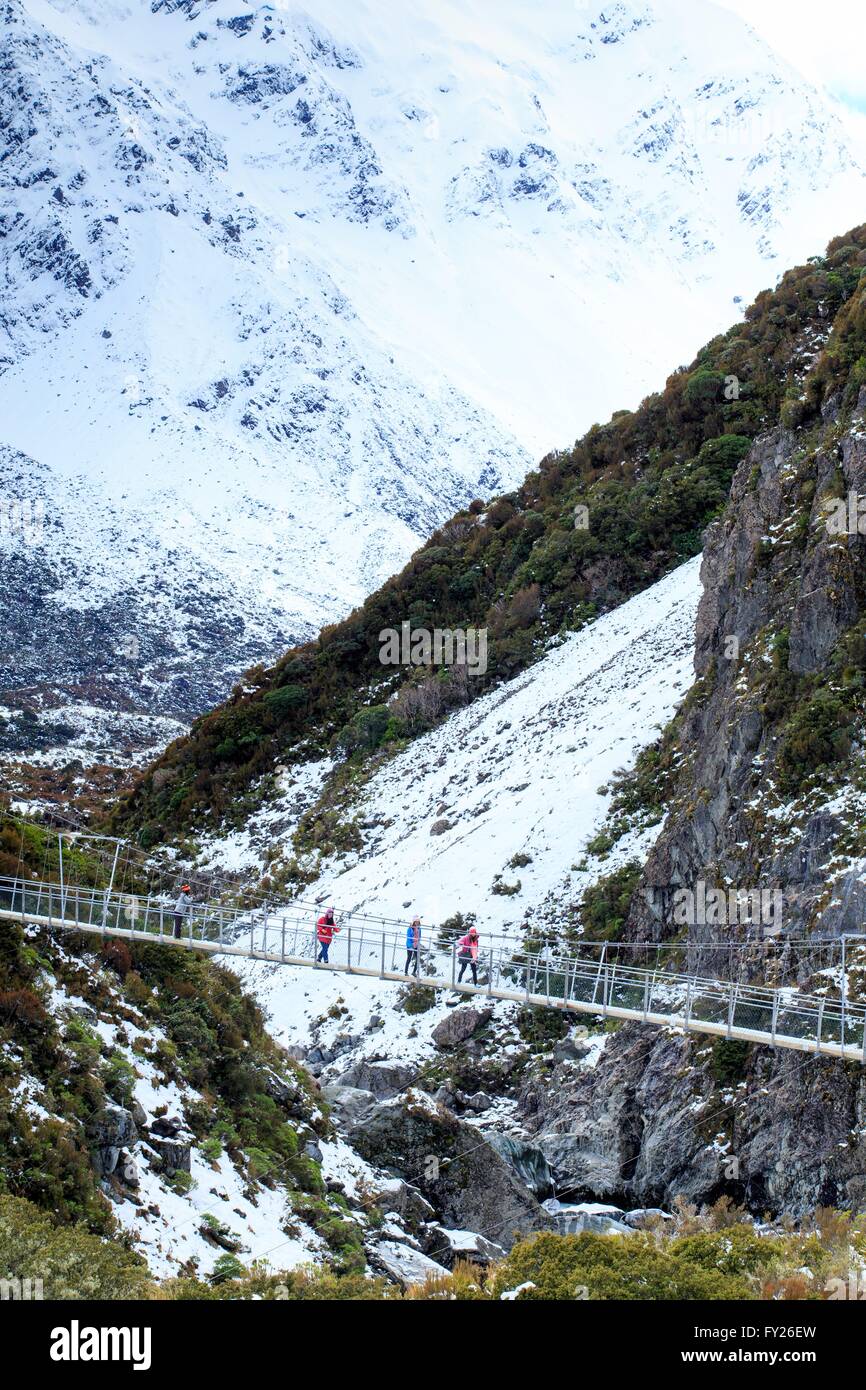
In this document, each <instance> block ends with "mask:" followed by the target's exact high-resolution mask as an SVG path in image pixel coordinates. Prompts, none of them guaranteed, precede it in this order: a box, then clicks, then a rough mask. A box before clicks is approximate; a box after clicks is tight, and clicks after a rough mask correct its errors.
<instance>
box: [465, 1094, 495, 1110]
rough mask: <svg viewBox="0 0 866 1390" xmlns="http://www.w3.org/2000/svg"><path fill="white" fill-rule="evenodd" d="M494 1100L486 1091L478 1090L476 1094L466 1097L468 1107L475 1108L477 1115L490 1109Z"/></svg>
mask: <svg viewBox="0 0 866 1390" xmlns="http://www.w3.org/2000/svg"><path fill="white" fill-rule="evenodd" d="M492 1104H493V1101H492V1100H491V1099H490V1096H488V1095H487V1094H486V1092H485V1091H476V1092H475V1094H474V1095H471V1096H467V1097H466V1109H467V1110H474V1112H475V1114H476V1115H483V1114H484V1112H485V1110H489V1109H490V1107H491V1105H492Z"/></svg>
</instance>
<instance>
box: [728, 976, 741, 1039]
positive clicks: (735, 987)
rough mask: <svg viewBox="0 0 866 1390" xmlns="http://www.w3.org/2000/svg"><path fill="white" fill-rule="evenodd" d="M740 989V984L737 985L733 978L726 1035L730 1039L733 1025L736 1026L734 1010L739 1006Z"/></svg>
mask: <svg viewBox="0 0 866 1390" xmlns="http://www.w3.org/2000/svg"><path fill="white" fill-rule="evenodd" d="M738 990H739V985H735V984H734V982H733V980H732V981H731V989H730V998H729V1000H728V1031H727V1033H726V1034H725V1037H726V1038H728V1039H730V1036H731V1030H732V1028H733V1026H734V1012H735V1010H736V1007H737V991H738Z"/></svg>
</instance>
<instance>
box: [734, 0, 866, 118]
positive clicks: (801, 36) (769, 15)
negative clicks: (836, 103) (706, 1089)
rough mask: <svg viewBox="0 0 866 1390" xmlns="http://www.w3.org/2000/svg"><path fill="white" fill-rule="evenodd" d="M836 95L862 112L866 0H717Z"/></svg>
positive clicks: (865, 75)
mask: <svg viewBox="0 0 866 1390" xmlns="http://www.w3.org/2000/svg"><path fill="white" fill-rule="evenodd" d="M716 4H719V5H722V6H723V7H724V8H725V9H729V10H736V12H737V13H738V14H740V15H742V16H743V18H744V19H745V20H746V21H747V22H748V23H749V24H751V26H752V28H753V29H756V30H757V31H758V33H759V34H761V35H762V37H763V38H765V39H766V40H767V41H768V42H769V43H770V44H771V45H772V47H773V48H774V49H775V50H776V52H777V53H780V54H781V55H782V57H783V58H787V59H788V61H789V62H790V63H792V64H793V65H794V67H796V68H799V70H800V71H801V72H802V73H804V74H805V75H806V76H807V77H808V78H810V79H811V80H812V81H813V82H815V83H819V84H823V86H825V87H826V88H828V90H829V91H830V92H832V93H833V95H834V96H836V97H838V98H839V99H840V100H842V101H844V102H845V103H846V104H847V105H849V106H853V107H854V108H855V109H858V110H860V111H862V112H866V0H716Z"/></svg>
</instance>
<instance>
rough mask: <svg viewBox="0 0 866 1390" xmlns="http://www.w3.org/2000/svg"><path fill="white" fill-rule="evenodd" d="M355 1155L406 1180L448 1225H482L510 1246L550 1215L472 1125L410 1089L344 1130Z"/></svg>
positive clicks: (546, 1221)
mask: <svg viewBox="0 0 866 1390" xmlns="http://www.w3.org/2000/svg"><path fill="white" fill-rule="evenodd" d="M348 1139H349V1142H350V1144H351V1145H352V1147H353V1148H354V1149H356V1150H357V1152H358V1153H359V1154H360V1155H361V1157H362V1158H366V1159H367V1160H368V1161H370V1162H371V1163H375V1164H377V1165H378V1166H379V1167H386V1168H388V1169H390V1171H391V1172H392V1173H394V1174H395V1175H396V1176H397V1177H403V1178H407V1179H411V1181H412V1182H413V1183H415V1184H416V1185H417V1186H418V1188H419V1189H420V1191H421V1192H422V1194H423V1195H424V1197H425V1198H426V1199H427V1200H428V1201H429V1202H430V1203H431V1205H432V1206H433V1208H434V1210H435V1212H436V1214H437V1215H438V1217H439V1220H440V1221H441V1222H442V1224H443V1225H444V1226H446V1227H448V1228H449V1229H459V1230H479V1231H481V1230H483V1231H485V1232H486V1234H487V1235H488V1236H489V1237H490V1238H491V1239H493V1240H496V1241H498V1242H499V1243H500V1244H502V1245H503V1246H504V1247H505V1248H506V1249H509V1248H510V1247H511V1245H512V1244H513V1243H514V1240H515V1239H517V1238H519V1237H520V1236H525V1235H529V1234H530V1233H532V1232H534V1231H541V1230H545V1229H549V1228H550V1224H551V1223H550V1220H549V1218H548V1217H547V1216H546V1214H545V1213H544V1212H543V1211H542V1210H541V1207H540V1206H539V1205H538V1202H537V1201H536V1199H535V1197H533V1195H532V1194H531V1193H530V1192H528V1191H527V1189H526V1188H525V1186H524V1185H523V1183H522V1182H520V1180H519V1179H518V1177H517V1176H516V1174H515V1173H514V1172H513V1171H512V1169H511V1168H510V1166H509V1165H508V1164H507V1163H506V1162H505V1160H504V1159H503V1158H502V1157H501V1155H500V1154H499V1153H498V1152H497V1150H496V1149H495V1148H494V1147H493V1146H492V1145H491V1144H490V1143H489V1142H488V1141H487V1139H486V1138H481V1139H479V1133H478V1130H477V1129H473V1128H472V1126H471V1125H468V1124H466V1123H465V1122H464V1121H462V1120H458V1119H457V1117H456V1116H455V1115H453V1114H451V1112H450V1111H448V1110H445V1109H443V1107H442V1106H438V1105H436V1104H435V1102H434V1101H433V1100H432V1099H431V1098H430V1097H427V1096H423V1095H421V1094H419V1093H417V1092H413V1091H410V1092H409V1093H408V1094H407V1095H406V1096H403V1097H401V1098H400V1099H399V1100H397V1101H390V1102H388V1103H385V1104H381V1105H377V1106H375V1107H374V1108H373V1109H372V1110H370V1111H369V1113H368V1114H367V1115H365V1116H364V1118H363V1119H362V1120H361V1121H360V1122H359V1123H358V1124H356V1125H355V1126H354V1127H353V1128H352V1129H351V1130H350V1131H349V1134H348Z"/></svg>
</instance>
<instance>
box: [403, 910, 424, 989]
mask: <svg viewBox="0 0 866 1390" xmlns="http://www.w3.org/2000/svg"><path fill="white" fill-rule="evenodd" d="M420 955H421V918H420V917H418V916H415V917H413V918H412V921H411V922H410V924H409V926H408V927H407V929H406V969H405V970H404V971H403V974H404V975H408V974H409V967H410V965H411V967H412V973H413V975H414V976H415V978H416V979H417V978H418V960H419V957H420Z"/></svg>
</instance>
